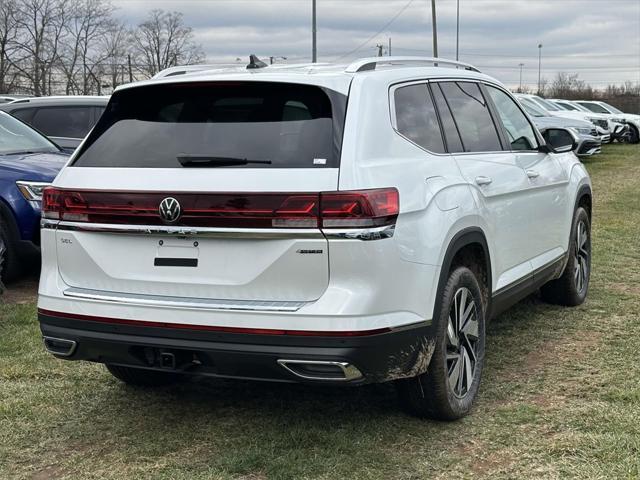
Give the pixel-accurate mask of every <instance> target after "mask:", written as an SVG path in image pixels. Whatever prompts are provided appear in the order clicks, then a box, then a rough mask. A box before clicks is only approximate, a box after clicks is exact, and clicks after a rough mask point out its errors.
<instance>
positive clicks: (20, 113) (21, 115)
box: [11, 108, 35, 125]
mask: <svg viewBox="0 0 640 480" xmlns="http://www.w3.org/2000/svg"><path fill="white" fill-rule="evenodd" d="M34 110H35V109H33V108H21V109H19V110H14V111H13V112H11V115H13V116H14V117H16V118H17V119H18V120H22V121H23V122H24V123H28V124H29V125H31V119H32V118H33V111H34Z"/></svg>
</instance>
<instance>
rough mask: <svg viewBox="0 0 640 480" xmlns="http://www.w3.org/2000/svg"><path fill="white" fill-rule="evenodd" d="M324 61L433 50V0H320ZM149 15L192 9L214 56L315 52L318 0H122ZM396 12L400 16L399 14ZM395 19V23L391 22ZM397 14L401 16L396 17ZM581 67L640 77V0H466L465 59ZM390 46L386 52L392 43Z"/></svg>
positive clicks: (487, 68) (606, 76)
mask: <svg viewBox="0 0 640 480" xmlns="http://www.w3.org/2000/svg"><path fill="white" fill-rule="evenodd" d="M317 3H318V61H336V60H339V61H342V62H346V61H348V60H351V59H354V58H358V57H363V56H372V55H375V54H376V52H377V51H376V48H375V46H376V44H377V43H383V44H385V45H386V44H387V42H388V38H389V37H391V39H392V53H393V54H394V55H429V56H431V54H432V49H431V48H432V40H431V38H432V37H431V32H432V29H431V6H430V5H431V2H430V0H413V1H409V0H317ZM114 4H115V5H116V6H117V7H118V15H119V16H120V17H121V18H123V19H124V20H125V21H127V22H128V23H130V24H132V25H135V24H136V23H138V22H140V21H141V20H142V19H143V18H144V17H145V16H146V14H147V13H148V11H149V10H150V9H153V8H162V9H165V10H176V11H180V12H182V13H184V16H185V23H186V24H187V25H189V26H191V27H192V28H193V30H194V34H195V38H196V41H197V42H199V43H201V44H202V46H203V47H204V50H205V52H206V54H207V58H208V61H209V62H212V63H215V62H228V61H234V60H235V59H236V57H242V58H243V61H244V60H245V58H246V57H247V56H248V55H249V54H250V53H256V54H257V55H258V56H259V57H269V56H272V55H273V56H284V57H287V59H288V60H287V61H289V62H293V61H297V62H299V61H310V57H311V33H310V31H311V0H115V1H114ZM436 5H437V13H438V45H439V50H440V52H439V53H440V56H441V57H448V58H455V45H456V0H436ZM394 18H395V20H393V19H394ZM392 20H393V22H391V21H392ZM389 22H391V23H390V24H389ZM539 43H541V44H542V45H543V47H542V76H543V77H545V78H548V79H552V78H553V76H554V75H555V73H556V72H558V71H566V72H570V73H579V75H580V78H581V79H583V80H585V81H587V82H589V83H591V84H592V85H593V86H595V87H602V86H604V85H606V84H608V83H621V82H623V81H625V80H631V81H634V82H640V0H460V59H461V60H463V61H466V62H468V63H472V64H474V65H476V66H478V67H479V68H480V69H481V70H482V71H484V72H487V73H489V74H491V75H494V76H496V77H497V78H499V79H500V80H501V81H503V82H504V83H506V84H508V85H517V84H518V82H519V64H520V63H524V67H523V83H525V84H528V85H530V86H534V85H536V83H537V78H538V44H539ZM385 53H386V52H385Z"/></svg>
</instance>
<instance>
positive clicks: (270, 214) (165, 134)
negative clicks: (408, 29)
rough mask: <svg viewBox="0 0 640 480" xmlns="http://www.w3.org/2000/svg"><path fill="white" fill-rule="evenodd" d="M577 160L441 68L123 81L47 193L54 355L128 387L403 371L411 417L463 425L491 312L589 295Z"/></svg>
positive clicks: (473, 82)
mask: <svg viewBox="0 0 640 480" xmlns="http://www.w3.org/2000/svg"><path fill="white" fill-rule="evenodd" d="M252 64H257V62H252V63H251V64H250V65H252ZM574 148H575V137H574V134H573V132H571V131H569V130H567V129H562V128H548V129H546V130H545V132H544V134H541V133H540V132H539V131H538V130H537V129H536V128H535V126H534V125H533V124H532V123H531V120H530V118H529V117H528V116H527V115H526V114H525V113H524V111H523V110H522V108H521V106H520V105H519V104H518V102H517V101H516V100H515V99H514V98H513V96H512V95H511V94H510V93H509V91H508V90H507V89H506V88H505V87H504V86H503V85H502V84H500V83H499V82H498V81H496V80H495V79H493V78H491V77H489V76H487V75H483V74H482V73H480V72H479V71H478V70H476V69H475V68H474V67H472V66H470V65H468V64H464V63H460V62H454V61H447V60H445V59H441V58H433V59H429V58H420V57H383V58H379V57H375V58H367V59H362V60H358V61H356V62H354V63H352V64H350V65H315V64H308V65H306V66H296V67H291V68H277V69H276V68H271V67H268V66H264V67H253V69H252V70H251V71H248V70H246V69H242V70H240V69H237V70H235V71H228V72H226V73H220V72H209V73H207V72H206V71H201V72H197V73H193V74H189V73H184V74H180V75H176V76H171V77H165V78H161V79H158V80H150V81H145V82H138V83H134V84H130V85H125V86H121V87H118V88H117V90H116V91H115V93H114V94H113V96H112V98H111V100H110V102H109V106H108V108H107V110H106V111H105V114H104V115H103V116H102V117H101V118H100V120H99V122H98V124H97V125H96V127H95V128H94V129H93V130H92V131H91V133H90V134H89V136H88V137H87V139H86V140H85V141H84V142H83V144H82V145H81V146H80V147H79V148H78V149H77V150H76V151H75V153H74V155H73V157H72V158H71V160H70V161H69V163H68V164H67V166H65V168H64V169H63V170H62V171H61V172H60V174H59V175H58V176H57V177H56V179H55V181H54V182H53V184H52V186H50V187H48V188H46V189H45V190H44V192H45V193H44V197H43V202H42V210H43V221H42V240H41V243H42V251H43V259H42V273H41V277H40V287H39V297H38V316H39V320H40V328H41V331H42V333H43V336H44V346H45V348H46V349H47V350H48V351H49V352H51V353H52V354H53V355H55V356H57V357H59V358H65V359H67V360H88V361H93V362H99V363H103V364H106V366H107V368H108V370H109V371H110V372H111V373H112V374H113V375H114V376H115V377H116V378H118V379H120V380H122V381H123V382H126V383H129V384H133V385H154V384H155V385H160V384H166V383H170V382H173V381H176V380H178V379H180V378H184V377H185V376H188V375H204V376H213V377H224V378H240V379H261V380H272V381H280V382H305V383H310V384H314V383H315V384H324V385H361V384H364V383H373V382H389V381H395V382H396V385H397V388H398V392H399V394H400V399H401V401H402V404H403V405H404V406H405V407H406V408H407V410H409V411H410V412H411V413H413V414H415V415H418V416H429V417H435V418H440V419H448V420H451V419H456V418H460V417H462V416H463V415H466V414H467V413H468V412H469V411H470V409H471V407H472V404H473V401H474V399H475V397H476V395H477V393H478V389H479V386H480V378H481V374H482V369H483V365H484V358H485V320H488V319H489V318H490V317H491V316H493V315H496V314H497V313H498V312H500V311H502V310H504V309H505V308H506V307H508V306H510V305H513V304H514V303H515V302H517V301H518V300H520V299H521V298H524V297H525V296H526V295H528V294H529V293H532V292H535V291H536V290H537V289H540V288H541V293H542V297H543V298H544V299H545V300H547V301H549V302H553V303H557V304H561V305H567V306H574V305H579V304H581V303H583V302H584V300H585V298H586V296H587V291H588V286H589V274H590V268H591V267H590V265H591V263H590V262H591V241H590V238H591V234H590V232H591V230H590V225H591V206H592V200H591V182H590V180H589V175H588V173H587V171H586V169H585V168H584V166H583V165H582V164H581V163H580V161H579V160H578V159H577V158H576V156H575V155H574V154H573V152H572V149H574Z"/></svg>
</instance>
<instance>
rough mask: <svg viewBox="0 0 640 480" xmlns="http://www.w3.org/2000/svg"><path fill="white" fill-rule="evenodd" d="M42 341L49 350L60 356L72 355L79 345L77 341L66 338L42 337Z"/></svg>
mask: <svg viewBox="0 0 640 480" xmlns="http://www.w3.org/2000/svg"><path fill="white" fill-rule="evenodd" d="M42 342H43V343H44V348H45V350H46V351H47V352H49V353H51V354H53V355H57V356H59V357H70V356H71V355H73V352H75V351H76V347H77V346H78V344H77V342H76V341H74V340H67V339H65V338H55V337H42Z"/></svg>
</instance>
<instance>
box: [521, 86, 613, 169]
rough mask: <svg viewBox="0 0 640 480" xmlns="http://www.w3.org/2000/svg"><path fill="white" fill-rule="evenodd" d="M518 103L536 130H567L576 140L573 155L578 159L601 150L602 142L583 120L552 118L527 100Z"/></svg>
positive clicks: (595, 131)
mask: <svg viewBox="0 0 640 480" xmlns="http://www.w3.org/2000/svg"><path fill="white" fill-rule="evenodd" d="M518 101H519V102H520V104H521V105H522V107H523V108H524V109H525V111H526V112H527V113H528V114H529V116H530V117H531V119H532V120H533V123H535V124H536V127H538V130H540V131H544V130H545V129H547V128H568V129H569V130H571V131H572V132H573V133H574V134H575V136H576V140H577V147H576V148H575V150H574V153H575V154H576V155H578V156H579V157H590V156H591V155H595V154H596V153H600V152H601V150H602V140H601V138H600V135H598V131H597V128H596V126H595V125H593V124H592V123H591V122H587V121H585V120H578V119H577V118H565V117H553V116H550V115H548V114H547V112H545V111H544V110H542V108H540V107H538V105H537V104H536V103H534V102H533V101H531V100H529V99H528V98H518Z"/></svg>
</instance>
